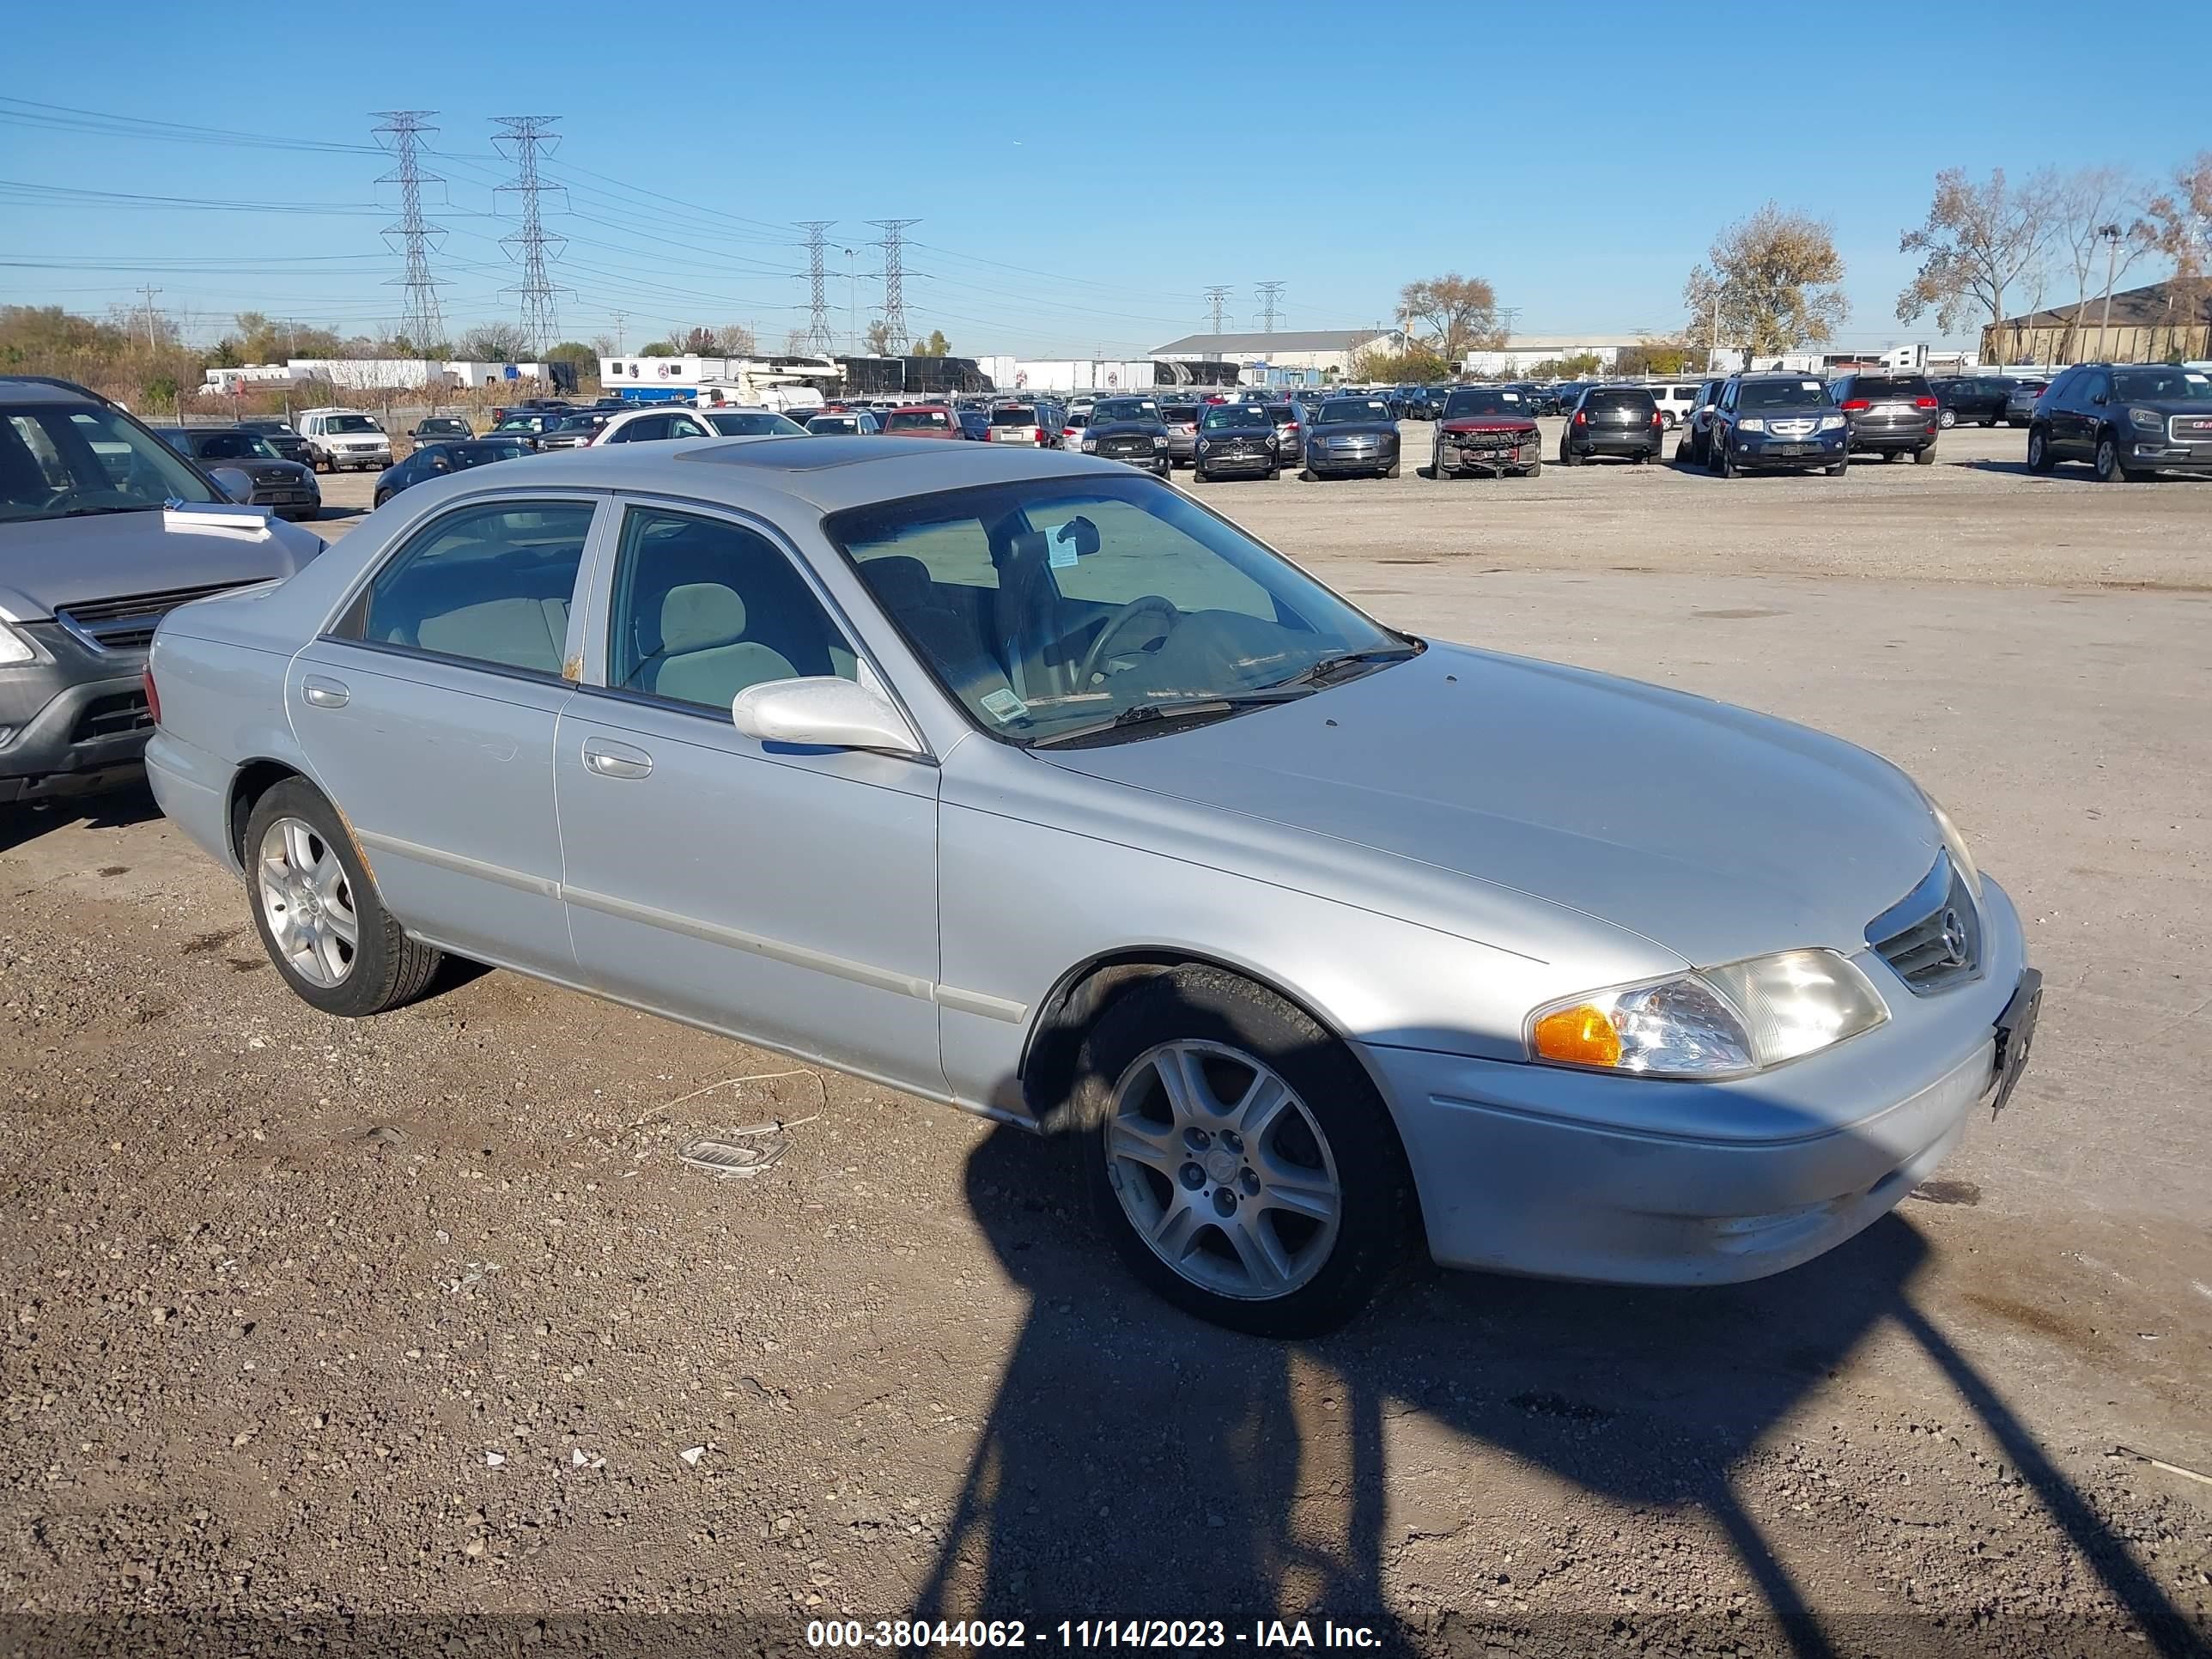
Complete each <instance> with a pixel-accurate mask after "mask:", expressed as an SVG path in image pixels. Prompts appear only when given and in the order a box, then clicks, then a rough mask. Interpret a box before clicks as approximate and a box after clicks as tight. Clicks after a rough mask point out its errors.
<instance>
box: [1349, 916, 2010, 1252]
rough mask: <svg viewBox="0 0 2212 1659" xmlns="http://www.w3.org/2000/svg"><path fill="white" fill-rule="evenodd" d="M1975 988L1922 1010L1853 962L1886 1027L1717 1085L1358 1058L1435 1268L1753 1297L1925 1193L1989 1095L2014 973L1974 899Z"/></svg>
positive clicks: (2001, 925) (2000, 924) (1411, 1058)
mask: <svg viewBox="0 0 2212 1659" xmlns="http://www.w3.org/2000/svg"><path fill="white" fill-rule="evenodd" d="M1983 912H1984V916H1983V937H1984V959H1983V975H1982V977H1981V978H1979V979H1978V980H1975V981H1971V982H1969V983H1966V984H1964V985H1960V986H1958V987H1954V989H1951V990H1948V991H1945V992H1942V993H1939V994H1936V995H1934V996H1929V997H1916V996H1914V995H1913V994H1911V991H1910V990H1908V989H1907V988H1906V987H1905V985H1904V984H1903V982H1902V981H1899V979H1898V978H1897V977H1896V975H1893V974H1892V973H1891V972H1890V971H1889V970H1888V969H1887V965H1886V964H1885V963H1882V962H1881V959H1880V958H1879V957H1874V956H1873V955H1872V954H1871V953H1870V952H1869V954H1868V955H1867V956H1865V957H1862V958H1860V964H1861V966H1863V967H1864V968H1865V969H1867V971H1868V973H1869V976H1870V977H1871V978H1873V979H1874V981H1875V984H1876V985H1878V986H1880V987H1881V991H1882V995H1883V999H1884V1000H1885V1001H1887V1003H1888V1005H1889V1008H1890V1019H1889V1022H1888V1024H1886V1025H1884V1026H1882V1027H1881V1028H1879V1029H1878V1030H1874V1031H1869V1032H1868V1033H1866V1034H1865V1035H1863V1036H1859V1037H1857V1038H1854V1039H1852V1040H1851V1041H1850V1042H1844V1043H1842V1044H1839V1045H1838V1047H1837V1048H1834V1049H1832V1050H1831V1051H1829V1052H1828V1053H1826V1054H1815V1055H1813V1056H1811V1057H1809V1058H1808V1059H1805V1060H1799V1061H1797V1062H1796V1063H1795V1064H1792V1065H1789V1066H1780V1067H1778V1068H1777V1069H1775V1070H1774V1071H1772V1072H1770V1073H1766V1074H1765V1075H1764V1076H1761V1077H1755V1078H1747V1079H1738V1080H1735V1081H1733V1082H1727V1083H1675V1082H1663V1081H1658V1080H1655V1079H1638V1078H1620V1077H1606V1076H1601V1075H1597V1074H1595V1073H1578V1072H1570V1071H1565V1070H1561V1069H1558V1068H1553V1067H1547V1066H1533V1065H1522V1064H1514V1063H1511V1062H1507V1061H1502V1060H1475V1059H1468V1058H1465V1057H1462V1056H1456V1055H1449V1054H1436V1053H1431V1052H1429V1051H1426V1050H1418V1049H1409V1048H1385V1047H1383V1046H1381V1045H1378V1044H1372V1043H1367V1044H1361V1045H1359V1048H1360V1053H1361V1056H1362V1058H1363V1059H1364V1060H1365V1061H1366V1062H1367V1065H1368V1067H1369V1070H1370V1073H1371V1074H1372V1075H1373V1076H1374V1077H1375V1078H1376V1080H1377V1082H1378V1083H1380V1084H1381V1085H1382V1086H1383V1091H1384V1094H1385V1097H1386V1098H1388V1099H1389V1102H1390V1103H1391V1107H1392V1112H1393V1115H1394V1116H1395V1119H1396V1121H1397V1124H1398V1127H1399V1131H1400V1133H1401V1137H1402V1138H1403V1139H1404V1141H1405V1146H1406V1152H1407V1158H1408V1159H1409V1160H1410V1162H1411V1164H1412V1167H1413V1178H1414V1183H1415V1186H1416V1187H1417V1188H1418V1189H1419V1194H1420V1200H1421V1210H1422V1215H1423V1218H1424V1222H1425V1226H1426V1229H1427V1232H1428V1242H1429V1249H1430V1253H1431V1255H1433V1256H1434V1257H1435V1258H1436V1260H1437V1261H1438V1262H1440V1263H1442V1264H1443V1265H1444V1266H1446V1267H1475V1268H1486V1269H1492V1270H1496V1271H1501V1272H1508V1273H1530V1274H1536V1275H1540V1276H1543V1277H1547V1278H1560V1279H1593V1280H1599V1281H1603V1282H1607V1283H1618V1284H1644V1285H1708V1284H1726V1283H1731V1282H1735V1281H1737V1280H1741V1279H1760V1278H1764V1277H1765V1276H1766V1275H1768V1274H1770V1273H1781V1272H1783V1271H1784V1270H1786V1269H1788V1268H1790V1267H1796V1266H1798V1265H1799V1264H1801V1263H1802V1262H1805V1261H1810V1260H1811V1259H1812V1258H1813V1257H1814V1256H1816V1255H1821V1254H1822V1253H1824V1252H1825V1251H1827V1250H1830V1249H1833V1248H1834V1247H1835V1246H1837V1245H1838V1244H1840V1243H1843V1242H1844V1240H1845V1239H1847V1238H1850V1237H1852V1235H1854V1234H1856V1233H1857V1232H1859V1231H1863V1229H1864V1228H1866V1227H1868V1226H1870V1225H1873V1223H1875V1221H1877V1220H1879V1219H1880V1218H1881V1217H1882V1216H1883V1215H1885V1214H1886V1213H1887V1212H1888V1211H1889V1210H1890V1209H1892V1208H1893V1206H1895V1205H1896V1204H1897V1203H1898V1201H1899V1200H1900V1199H1902V1198H1903V1197H1904V1196H1905V1194H1907V1193H1909V1192H1911V1190H1912V1188H1914V1187H1915V1186H1917V1185H1918V1184H1919V1183H1920V1182H1923V1181H1924V1180H1926V1179H1927V1178H1928V1176H1929V1175H1930V1174H1931V1173H1932V1172H1933V1171H1934V1170H1935V1169H1936V1166H1937V1165H1938V1164H1941V1163H1942V1161H1943V1159H1944V1158H1945V1157H1946V1156H1948V1154H1949V1152H1950V1151H1951V1149H1952V1148H1953V1147H1954V1146H1957V1145H1958V1143H1959V1140H1960V1138H1961V1137H1962V1136H1963V1135H1964V1133H1966V1119H1967V1117H1968V1115H1969V1114H1970V1113H1971V1112H1972V1109H1974V1107H1975V1106H1976V1105H1977V1104H1978V1103H1981V1102H1982V1101H1983V1100H1984V1099H1986V1098H1988V1097H1990V1091H1991V1089H1992V1087H1993V1086H1994V1085H1995V1084H1996V1081H1997V1077H1996V1022H1997V1019H1998V1018H1999V1016H2000V1015H2001V1014H2002V1013H2003V1012H2005V1010H2006V1008H2007V1006H2008V1004H2009V1003H2010V1002H2011V1000H2012V997H2013V994H2014V991H2015V988H2016V987H2018V986H2019V985H2020V983H2021V977H2022V975H2023V974H2024V973H2025V971H2026V969H2027V962H2026V951H2025V945H2024V942H2023V940H2022V938H2021V929H2020V919H2019V917H2018V915H2016V914H2015V911H2014V909H2013V907H2012V902H2011V901H2010V900H2009V899H2008V897H2007V896H2005V894H2004V892H2003V890H2002V889H2000V888H1999V887H1998V886H1997V885H1996V883H1994V882H1990V881H1986V880H1985V881H1984V898H1983Z"/></svg>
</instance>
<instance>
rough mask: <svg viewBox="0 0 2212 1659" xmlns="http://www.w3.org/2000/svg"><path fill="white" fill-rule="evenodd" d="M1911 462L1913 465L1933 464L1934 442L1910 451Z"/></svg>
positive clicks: (1934, 455) (1934, 461)
mask: <svg viewBox="0 0 2212 1659" xmlns="http://www.w3.org/2000/svg"><path fill="white" fill-rule="evenodd" d="M1912 464H1913V465H1915V466H1933V465H1936V446H1935V445H1934V444H1928V445H1925V446H1923V447H1921V448H1919V449H1916V450H1914V451H1913V452H1912Z"/></svg>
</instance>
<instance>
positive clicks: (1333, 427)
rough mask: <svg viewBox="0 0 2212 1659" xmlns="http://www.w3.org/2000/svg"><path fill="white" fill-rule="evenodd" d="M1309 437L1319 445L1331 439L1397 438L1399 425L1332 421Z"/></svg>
mask: <svg viewBox="0 0 2212 1659" xmlns="http://www.w3.org/2000/svg"><path fill="white" fill-rule="evenodd" d="M1307 435H1308V436H1309V437H1310V438H1312V439H1313V440H1314V441H1316V442H1317V443H1326V442H1328V440H1330V439H1331V438H1364V437H1376V438H1395V437H1396V436H1397V435H1398V427H1397V423H1396V422H1393V421H1331V422H1328V424H1327V425H1326V426H1316V427H1314V428H1312V429H1311V430H1310V432H1309V433H1308V434H1307Z"/></svg>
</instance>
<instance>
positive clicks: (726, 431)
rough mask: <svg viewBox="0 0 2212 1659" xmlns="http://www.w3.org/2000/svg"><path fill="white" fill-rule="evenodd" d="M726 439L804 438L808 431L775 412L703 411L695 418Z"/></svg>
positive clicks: (745, 410)
mask: <svg viewBox="0 0 2212 1659" xmlns="http://www.w3.org/2000/svg"><path fill="white" fill-rule="evenodd" d="M693 418H694V419H696V420H702V421H704V422H706V423H707V424H708V426H711V427H713V428H714V430H715V432H716V433H717V434H718V435H720V436H722V437H725V438H803V437H805V435H806V428H805V427H803V426H801V425H799V422H796V421H794V420H793V419H792V418H791V416H788V415H779V414H777V413H776V412H775V410H772V409H702V410H699V411H698V413H697V414H696V416H694V417H693Z"/></svg>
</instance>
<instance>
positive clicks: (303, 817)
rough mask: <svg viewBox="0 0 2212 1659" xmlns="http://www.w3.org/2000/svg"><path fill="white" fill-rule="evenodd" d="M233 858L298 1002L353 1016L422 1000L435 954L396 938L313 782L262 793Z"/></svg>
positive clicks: (292, 782) (266, 944)
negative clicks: (240, 864)
mask: <svg viewBox="0 0 2212 1659" xmlns="http://www.w3.org/2000/svg"><path fill="white" fill-rule="evenodd" d="M240 851H241V853H242V854H243V858H244V862H245V865H246V891H247V894H248V896H249V898H250V901H251V902H252V907H253V926H254V929H255V931H256V932H257V933H259V934H260V935H261V944H262V946H263V948H264V950H266V951H268V952H269V959H270V961H271V962H273V963H276V971H277V972H278V973H280V974H282V975H283V976H284V982H285V983H286V984H287V985H289V986H290V987H292V989H293V990H294V991H295V993H296V994H298V995H299V996H300V998H301V1000H302V1001H305V1002H307V1003H309V1004H312V1005H313V1006H315V1007H317V1008H319V1009H321V1010H322V1011H323V1012H325V1013H326V1014H339V1015H343V1016H344V1017H345V1018H349V1019H358V1018H364V1017H366V1016H368V1015H370V1014H380V1013H383V1012H385V1011H386V1009H390V1008H397V1007H398V1006H400V1005H401V1004H402V1003H406V1002H411V1001H413V1000H415V999H416V997H418V996H420V995H422V990H423V987H425V986H427V985H428V984H429V982H430V978H431V975H434V974H435V973H436V972H437V970H438V964H439V963H440V962H441V960H442V957H441V953H440V952H439V951H437V950H435V949H434V948H433V947H432V946H430V945H422V944H419V943H417V942H416V940H414V939H409V938H408V937H407V935H406V934H405V933H403V932H401V931H400V927H399V924H398V921H395V920H394V919H393V917H392V913H391V912H390V911H388V910H386V908H384V902H383V900H382V899H381V898H380V897H379V896H377V892H376V884H375V881H374V878H372V877H371V876H370V875H369V873H368V867H367V866H365V865H364V864H362V860H361V855H360V854H358V853H357V852H356V851H355V850H354V846H353V838H352V836H350V835H349V833H348V832H347V830H346V828H345V825H344V823H343V820H342V819H341V818H340V817H339V816H338V814H337V811H336V810H335V809H334V808H333V807H332V806H331V804H330V802H329V801H327V800H325V799H324V798H323V796H322V793H321V792H320V791H319V790H318V789H316V788H315V787H314V786H313V784H310V783H308V782H307V781H305V780H304V779H300V778H292V779H288V780H287V781H284V782H283V783H280V784H277V785H276V787H273V788H271V789H270V791H269V792H268V793H266V794H264V795H263V796H262V797H261V799H259V800H258V801H257V802H256V803H255V804H254V807H253V811H252V813H251V814H250V815H249V816H248V817H247V818H246V839H245V843H244V845H243V847H242V848H241V849H240Z"/></svg>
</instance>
